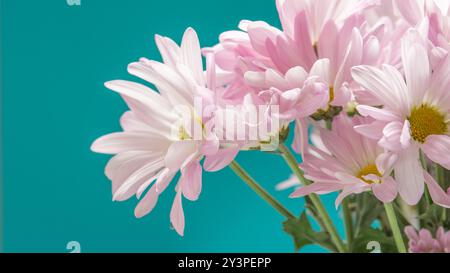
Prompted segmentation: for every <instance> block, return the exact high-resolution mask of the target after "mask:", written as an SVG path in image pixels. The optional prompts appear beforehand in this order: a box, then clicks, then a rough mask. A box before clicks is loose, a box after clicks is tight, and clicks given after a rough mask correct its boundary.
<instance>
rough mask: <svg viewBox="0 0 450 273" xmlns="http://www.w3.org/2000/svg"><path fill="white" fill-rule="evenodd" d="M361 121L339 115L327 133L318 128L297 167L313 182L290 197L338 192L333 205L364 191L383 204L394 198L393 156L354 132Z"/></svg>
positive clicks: (395, 191)
mask: <svg viewBox="0 0 450 273" xmlns="http://www.w3.org/2000/svg"><path fill="white" fill-rule="evenodd" d="M364 122H365V120H364V119H363V118H353V119H350V118H349V117H347V116H346V115H343V114H341V115H340V116H338V117H336V118H335V119H334V121H333V129H332V130H331V131H328V130H326V129H322V128H320V129H318V130H319V136H320V138H319V139H317V138H314V139H313V141H314V143H313V144H315V147H310V148H309V150H308V151H307V152H306V153H305V156H304V160H303V163H302V164H300V168H301V169H302V170H303V171H304V173H305V177H306V178H307V179H309V180H311V181H314V182H313V183H312V184H310V185H308V186H303V187H300V188H298V189H297V190H296V191H295V192H294V193H293V194H292V195H291V197H303V196H306V195H309V194H311V193H317V194H327V193H331V192H335V191H342V192H341V193H340V194H339V196H338V197H337V199H336V206H338V205H339V204H340V203H341V202H342V200H343V199H344V198H345V197H347V196H348V195H350V194H358V193H362V192H365V191H372V192H373V193H374V195H375V196H376V197H377V198H378V199H379V200H381V201H382V202H385V203H390V202H392V201H393V200H394V199H395V197H396V196H397V188H396V183H395V180H394V179H393V178H392V177H391V176H390V174H391V170H392V163H393V162H394V161H395V159H396V156H395V155H388V154H384V150H383V149H382V148H381V147H379V146H378V145H377V142H376V141H375V140H371V139H368V138H365V137H363V136H362V135H360V134H358V133H357V132H355V130H354V129H353V127H354V126H357V125H359V124H363V123H364Z"/></svg>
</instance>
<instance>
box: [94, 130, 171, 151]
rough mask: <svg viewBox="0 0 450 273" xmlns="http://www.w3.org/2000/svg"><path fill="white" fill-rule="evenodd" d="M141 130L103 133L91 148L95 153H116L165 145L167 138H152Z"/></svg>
mask: <svg viewBox="0 0 450 273" xmlns="http://www.w3.org/2000/svg"><path fill="white" fill-rule="evenodd" d="M152 137H154V136H153V135H149V134H148V133H143V132H120V133H113V134H109V135H105V136H102V137H100V138H99V139H97V140H96V141H94V143H93V144H92V146H91V150H92V151H94V152H96V153H103V154H118V153H122V152H127V151H157V150H160V149H164V147H167V144H168V143H167V140H166V139H163V138H153V139H152Z"/></svg>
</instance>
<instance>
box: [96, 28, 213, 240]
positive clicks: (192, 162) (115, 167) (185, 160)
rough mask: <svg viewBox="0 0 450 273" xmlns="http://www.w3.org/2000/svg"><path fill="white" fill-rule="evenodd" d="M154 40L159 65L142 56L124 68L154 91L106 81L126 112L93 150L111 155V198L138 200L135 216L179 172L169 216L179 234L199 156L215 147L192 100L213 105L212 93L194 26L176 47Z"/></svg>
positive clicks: (196, 190) (196, 188)
mask: <svg viewBox="0 0 450 273" xmlns="http://www.w3.org/2000/svg"><path fill="white" fill-rule="evenodd" d="M156 42H157V45H158V47H159V50H160V52H161V55H162V57H163V59H164V63H160V62H156V61H151V60H147V59H141V60H140V61H139V62H136V63H132V64H130V65H129V67H128V70H129V72H130V73H131V74H133V75H135V76H138V77H140V78H142V79H144V80H146V81H148V82H150V83H152V84H154V85H155V86H156V87H157V88H158V91H159V93H158V92H156V91H154V90H152V89H150V88H149V87H146V86H144V85H142V84H138V83H134V82H127V81H111V82H107V83H106V87H108V88H109V89H111V90H113V91H115V92H117V93H119V94H120V95H121V96H122V97H123V99H124V100H125V102H126V103H127V105H128V107H129V108H130V111H128V112H126V113H125V114H124V115H123V116H122V118H121V120H120V122H121V125H122V129H123V132H119V133H113V134H110V135H106V136H103V137H101V138H99V139H97V140H96V141H95V142H94V143H93V144H92V150H93V151H95V152H99V153H105V154H114V155H115V156H114V157H113V158H112V159H111V160H110V161H109V163H108V165H107V166H106V171H105V172H106V175H107V176H108V178H109V179H111V181H112V191H113V196H114V197H113V199H114V200H117V201H122V200H126V199H129V198H130V197H131V196H133V195H136V196H137V197H138V198H140V202H139V204H138V205H137V207H136V209H135V215H136V217H143V216H145V215H146V214H148V213H150V212H151V210H152V209H153V208H154V206H155V205H156V203H157V200H158V196H159V195H160V194H161V193H163V192H164V191H165V189H166V188H167V186H168V185H169V183H170V182H171V180H172V179H173V178H174V176H175V175H176V174H177V173H178V172H179V171H181V177H180V179H179V181H178V184H177V186H176V192H177V193H176V197H175V200H174V203H173V206H172V211H171V213H170V219H171V222H172V225H173V226H174V228H175V230H176V231H177V232H178V233H179V234H180V235H183V232H184V212H183V208H182V196H184V197H185V198H187V199H189V200H192V201H194V200H197V199H198V197H199V195H200V192H201V188H202V168H201V166H200V160H201V159H202V158H203V157H204V156H205V155H208V154H214V153H216V152H217V149H218V143H217V141H216V140H215V139H207V136H210V133H209V132H208V131H206V128H205V127H204V126H203V124H204V122H205V118H204V117H203V115H202V113H199V112H197V111H196V108H195V107H194V104H195V101H196V100H198V99H200V101H201V102H203V103H205V104H208V103H212V101H213V99H212V98H213V96H212V92H211V91H210V90H208V89H207V88H206V80H205V77H204V74H203V65H202V59H201V54H200V45H199V42H198V38H197V34H196V33H195V31H194V30H193V29H187V30H186V32H185V34H184V37H183V42H182V45H181V47H179V46H178V45H176V44H175V43H174V42H173V41H172V40H170V39H168V38H164V37H160V36H156ZM177 109H178V110H177ZM191 128H196V129H197V130H195V129H191ZM195 133H198V134H200V136H201V137H198V135H197V136H196V135H194V134H195ZM141 197H142V198H141Z"/></svg>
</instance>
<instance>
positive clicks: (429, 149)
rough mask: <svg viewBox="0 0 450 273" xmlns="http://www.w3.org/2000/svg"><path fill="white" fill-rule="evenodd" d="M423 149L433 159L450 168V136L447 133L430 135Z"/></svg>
mask: <svg viewBox="0 0 450 273" xmlns="http://www.w3.org/2000/svg"><path fill="white" fill-rule="evenodd" d="M422 150H423V151H424V153H425V154H426V155H427V156H428V158H429V159H431V160H432V161H434V162H436V163H438V164H440V165H442V166H444V167H445V168H447V169H450V157H449V154H450V137H449V136H446V135H431V136H428V137H427V139H426V141H425V143H424V144H423V145H422Z"/></svg>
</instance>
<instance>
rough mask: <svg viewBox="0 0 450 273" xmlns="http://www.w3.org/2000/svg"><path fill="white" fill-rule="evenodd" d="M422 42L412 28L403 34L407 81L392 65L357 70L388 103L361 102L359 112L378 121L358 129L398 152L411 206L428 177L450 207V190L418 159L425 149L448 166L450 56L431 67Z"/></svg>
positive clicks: (398, 171) (399, 176)
mask: <svg viewBox="0 0 450 273" xmlns="http://www.w3.org/2000/svg"><path fill="white" fill-rule="evenodd" d="M424 44H425V43H424V42H423V41H422V39H421V38H420V35H419V34H418V33H417V31H415V30H412V29H411V30H410V31H409V33H408V35H406V37H405V38H404V39H403V42H402V61H403V69H404V72H405V77H406V81H405V79H404V77H403V75H402V74H401V73H400V71H398V70H397V69H396V68H394V67H392V66H390V65H384V66H383V69H378V68H375V67H371V66H359V67H355V68H354V69H353V77H354V79H355V80H356V81H357V82H358V83H359V84H360V85H361V86H363V87H365V89H367V91H368V92H369V93H370V94H371V95H372V96H374V97H376V98H378V100H379V101H380V102H382V105H384V107H383V108H377V107H372V106H367V105H360V106H358V108H357V109H358V111H359V113H361V114H362V115H363V116H371V117H372V118H374V119H375V121H374V122H373V123H371V124H366V125H360V126H357V127H356V129H357V130H358V132H360V133H361V134H363V135H365V136H366V137H368V138H372V139H375V140H377V141H378V144H379V145H380V146H382V147H383V148H384V149H386V150H388V151H390V152H393V153H396V154H397V155H398V161H397V162H396V164H395V177H396V181H397V183H398V190H399V193H400V195H401V197H402V198H403V199H404V200H405V201H406V202H407V203H408V204H409V205H415V204H417V203H418V202H419V200H420V198H421V196H422V194H423V192H424V181H425V183H426V184H427V186H428V189H429V191H430V194H431V197H432V198H433V200H434V202H435V203H436V204H439V205H441V206H445V207H450V195H448V194H447V193H446V192H444V191H443V190H442V189H441V188H440V187H439V185H438V184H437V183H436V181H434V179H433V177H432V176H431V175H429V174H428V173H427V172H425V171H424V170H423V168H422V167H421V163H420V160H419V153H420V151H423V152H424V153H425V154H426V156H427V157H428V158H429V159H431V160H432V161H434V162H436V163H438V164H440V165H442V166H443V167H445V168H447V169H449V168H450V160H449V157H448V154H449V153H450V136H449V135H450V131H449V127H448V123H449V117H450V93H449V92H448V90H449V88H450V77H449V76H448V75H449V73H450V70H449V69H450V57H446V58H445V60H443V61H442V63H441V64H440V65H439V66H437V67H436V68H435V69H434V70H433V69H432V67H431V64H430V63H431V62H430V60H429V57H428V51H427V49H426V47H425V45H424Z"/></svg>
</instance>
